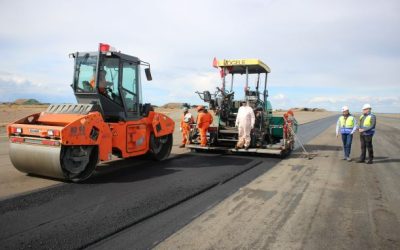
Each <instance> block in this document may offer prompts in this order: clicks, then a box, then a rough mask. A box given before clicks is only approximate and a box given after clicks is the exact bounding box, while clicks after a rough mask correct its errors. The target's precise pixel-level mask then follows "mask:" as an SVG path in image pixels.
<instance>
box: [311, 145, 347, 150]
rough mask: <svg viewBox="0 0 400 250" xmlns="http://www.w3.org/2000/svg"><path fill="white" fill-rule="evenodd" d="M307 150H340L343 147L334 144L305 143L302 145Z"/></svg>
mask: <svg viewBox="0 0 400 250" xmlns="http://www.w3.org/2000/svg"><path fill="white" fill-rule="evenodd" d="M304 147H305V148H306V150H307V151H313V150H320V151H341V150H343V148H342V147H341V146H334V145H314V144H306V145H304Z"/></svg>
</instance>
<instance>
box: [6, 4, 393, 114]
mask: <svg viewBox="0 0 400 250" xmlns="http://www.w3.org/2000/svg"><path fill="white" fill-rule="evenodd" d="M398 13H400V2H399V1H397V0H387V1H385V2H384V3H381V2H379V1H374V0H364V1H361V0H358V1H347V0H338V1H317V0H305V1H295V0H283V1H266V0H231V1H228V0H226V1H212V0H204V1H178V0H168V1H161V0H149V1H122V0H115V1H112V2H109V1H94V0H88V1H78V0H71V1H61V2H60V1H50V0H37V1H28V0H25V1H1V2H0V54H1V55H2V60H1V61H0V69H1V70H3V71H5V72H11V76H6V77H5V76H3V78H1V81H2V82H14V83H15V84H24V82H30V84H28V85H27V86H25V88H24V91H26V92H29V91H30V92H29V93H32V94H34V93H36V94H37V95H42V92H43V91H44V92H45V93H48V96H49V97H50V96H52V95H53V94H54V93H51V92H50V91H47V90H40V91H37V87H36V84H42V85H41V86H42V87H43V88H45V89H53V90H55V91H53V92H57V93H60V95H59V99H63V101H67V100H71V99H73V98H71V96H72V91H71V90H70V88H69V84H70V83H71V79H72V61H71V60H69V59H68V58H67V55H68V53H70V52H73V51H77V50H78V51H92V50H96V46H97V44H98V43H99V42H108V43H111V44H112V45H113V46H115V47H116V48H117V49H119V50H121V51H122V52H125V53H127V54H132V55H135V56H139V57H140V58H141V59H143V60H145V61H149V62H150V63H151V64H152V69H153V75H154V81H153V82H151V83H149V84H145V86H144V87H143V88H144V90H145V91H148V92H147V93H145V95H144V97H145V99H148V100H150V101H152V102H156V103H157V104H161V102H167V101H181V100H184V101H186V102H197V101H198V97H197V96H196V94H194V91H195V90H205V89H213V88H215V86H218V85H219V84H220V81H219V79H218V78H219V77H218V72H216V71H215V70H214V69H213V68H211V62H212V58H213V57H214V56H216V57H218V58H236V57H239V58H243V57H257V58H261V59H262V60H263V61H265V62H266V63H267V64H268V65H269V66H270V67H271V69H272V73H271V74H270V76H269V79H270V80H269V86H272V87H282V86H290V87H294V88H296V91H297V92H299V93H304V94H307V93H305V91H304V89H303V88H309V87H318V88H319V90H316V91H315V93H314V92H313V93H312V94H313V95H315V96H316V97H318V96H319V97H326V96H327V94H328V93H329V92H327V91H330V90H332V89H335V90H337V91H336V92H338V90H339V91H340V90H346V91H345V92H350V93H351V92H354V93H353V95H356V93H355V92H356V90H357V91H360V92H361V93H358V95H364V96H375V97H376V98H378V97H379V98H384V97H385V96H389V95H392V94H393V93H395V92H400V89H399V86H400V82H399V81H400V78H399V77H398V69H399V68H400V30H399V29H398V24H399V23H400V15H399V14H398ZM105 16H106V19H104V17H105ZM19 77H21V78H19ZM4 86H5V85H4V84H3V83H1V82H0V91H3V92H2V93H4V89H1V88H4ZM7 86H8V85H7ZM28 88H30V89H29V90H28ZM327 89H328V90H327ZM21 91H22V89H21ZM35 91H37V92H35ZM62 94H64V96H66V98H63V95H62ZM282 94H284V95H285V96H286V99H279V98H277V99H275V100H274V103H275V104H274V103H273V104H274V105H278V106H279V105H292V104H296V106H306V105H305V104H304V105H301V104H303V103H301V104H300V105H298V104H297V103H298V102H300V100H301V101H302V102H304V103H307V101H308V99H301V98H297V99H295V100H293V98H289V97H290V96H291V94H290V93H284V92H283V93H282ZM2 96H4V95H3V94H2ZM42 96H44V98H45V97H46V96H45V95H42ZM273 98H274V97H271V99H272V100H273ZM325 101H326V103H325V104H326V105H328V104H331V105H332V107H334V106H335V105H334V104H336V103H339V102H340V101H338V100H337V98H336V97H331V96H327V98H325ZM335 101H336V103H334V102H335ZM362 102H364V101H362ZM371 102H372V101H371ZM320 103H321V105H322V104H323V103H322V102H320ZM380 103H386V104H387V105H396V103H394V102H390V101H386V102H382V101H381V102H380ZM382 105H383V104H382ZM382 109H391V110H392V109H393V107H392V106H387V107H383V106H382Z"/></svg>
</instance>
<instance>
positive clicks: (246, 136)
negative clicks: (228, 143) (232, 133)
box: [235, 102, 255, 150]
mask: <svg viewBox="0 0 400 250" xmlns="http://www.w3.org/2000/svg"><path fill="white" fill-rule="evenodd" d="M254 122H255V116H254V111H253V108H252V107H250V105H249V102H243V103H242V106H241V107H240V108H239V110H238V113H237V116H236V122H235V126H236V127H238V130H239V135H238V137H239V140H238V142H237V144H236V146H235V148H236V149H239V148H243V146H244V148H245V149H246V150H247V149H248V148H249V147H250V142H251V137H250V132H251V130H252V129H253V127H254Z"/></svg>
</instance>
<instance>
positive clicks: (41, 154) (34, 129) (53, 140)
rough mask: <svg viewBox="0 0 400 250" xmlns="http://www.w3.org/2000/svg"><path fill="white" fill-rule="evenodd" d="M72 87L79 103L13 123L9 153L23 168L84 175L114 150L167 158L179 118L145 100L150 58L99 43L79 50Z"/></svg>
mask: <svg viewBox="0 0 400 250" xmlns="http://www.w3.org/2000/svg"><path fill="white" fill-rule="evenodd" d="M71 57H72V58H74V62H75V63H74V76H73V83H72V85H71V86H72V89H73V91H74V93H75V96H76V99H77V102H78V104H52V105H50V106H49V107H48V108H47V110H46V111H44V112H41V113H37V114H32V115H30V116H27V117H24V118H22V119H20V120H18V121H16V122H14V123H11V124H9V125H8V127H7V130H8V135H9V138H10V158H11V162H12V163H13V165H14V166H15V167H16V168H17V169H18V170H20V171H22V172H25V173H30V174H37V175H43V176H49V177H54V178H62V179H67V180H72V181H80V180H84V179H86V178H88V177H89V176H90V175H91V174H92V173H93V172H94V170H95V168H96V166H97V164H98V162H99V161H107V160H111V158H112V155H115V156H117V157H120V158H128V157H133V156H138V155H143V154H150V155H151V156H152V157H153V158H154V159H156V160H163V159H166V158H167V157H168V156H169V154H170V152H171V147H172V134H173V130H174V122H173V120H172V119H170V118H169V117H167V116H165V115H163V114H160V113H157V112H154V110H153V109H152V106H151V105H150V104H143V103H142V100H141V82H140V68H141V66H145V67H146V69H145V73H146V74H145V75H146V78H147V80H151V79H152V77H151V73H150V64H149V63H147V62H144V61H141V60H139V59H138V58H137V57H133V56H129V55H126V54H122V53H120V52H117V51H115V50H114V49H112V48H111V47H110V46H109V45H107V44H100V46H99V50H98V51H97V52H76V53H73V54H71Z"/></svg>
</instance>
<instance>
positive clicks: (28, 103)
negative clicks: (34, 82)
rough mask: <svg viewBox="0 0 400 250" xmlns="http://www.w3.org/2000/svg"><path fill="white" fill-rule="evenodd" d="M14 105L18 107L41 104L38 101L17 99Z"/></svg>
mask: <svg viewBox="0 0 400 250" xmlns="http://www.w3.org/2000/svg"><path fill="white" fill-rule="evenodd" d="M14 104H17V105H39V104H41V103H40V102H39V101H38V100H36V99H17V100H15V101H14Z"/></svg>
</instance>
